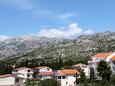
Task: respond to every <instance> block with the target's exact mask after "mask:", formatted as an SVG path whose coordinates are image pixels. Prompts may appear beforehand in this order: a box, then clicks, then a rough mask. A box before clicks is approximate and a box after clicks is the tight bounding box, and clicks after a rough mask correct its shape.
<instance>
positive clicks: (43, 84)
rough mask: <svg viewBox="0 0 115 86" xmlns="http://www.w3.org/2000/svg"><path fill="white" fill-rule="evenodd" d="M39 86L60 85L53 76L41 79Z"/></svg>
mask: <svg viewBox="0 0 115 86" xmlns="http://www.w3.org/2000/svg"><path fill="white" fill-rule="evenodd" d="M39 86H61V85H60V82H59V81H57V80H56V79H55V78H52V79H46V80H41V81H40V83H39Z"/></svg>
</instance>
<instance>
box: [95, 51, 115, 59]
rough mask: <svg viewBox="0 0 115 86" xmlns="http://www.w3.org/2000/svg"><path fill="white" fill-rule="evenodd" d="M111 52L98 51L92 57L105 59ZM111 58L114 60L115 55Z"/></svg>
mask: <svg viewBox="0 0 115 86" xmlns="http://www.w3.org/2000/svg"><path fill="white" fill-rule="evenodd" d="M112 54H113V53H111V52H110V53H99V54H96V55H95V56H94V57H96V58H102V59H106V58H107V57H108V56H110V55H112ZM112 60H115V55H114V56H113V57H112Z"/></svg>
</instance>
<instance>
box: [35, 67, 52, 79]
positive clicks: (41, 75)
mask: <svg viewBox="0 0 115 86" xmlns="http://www.w3.org/2000/svg"><path fill="white" fill-rule="evenodd" d="M34 72H35V73H36V78H37V79H41V80H43V79H51V78H52V76H53V75H54V72H53V70H52V69H51V68H50V67H47V66H39V67H36V68H34Z"/></svg>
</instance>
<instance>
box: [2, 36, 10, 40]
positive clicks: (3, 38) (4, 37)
mask: <svg viewBox="0 0 115 86" xmlns="http://www.w3.org/2000/svg"><path fill="white" fill-rule="evenodd" d="M8 38H10V37H9V36H5V35H0V41H3V40H6V39H8Z"/></svg>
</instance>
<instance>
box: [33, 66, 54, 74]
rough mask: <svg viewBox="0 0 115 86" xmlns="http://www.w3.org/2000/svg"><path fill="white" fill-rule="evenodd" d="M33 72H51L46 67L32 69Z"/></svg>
mask: <svg viewBox="0 0 115 86" xmlns="http://www.w3.org/2000/svg"><path fill="white" fill-rule="evenodd" d="M34 70H35V72H38V73H40V72H52V69H51V68H50V67H47V66H39V67H36V68H34Z"/></svg>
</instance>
